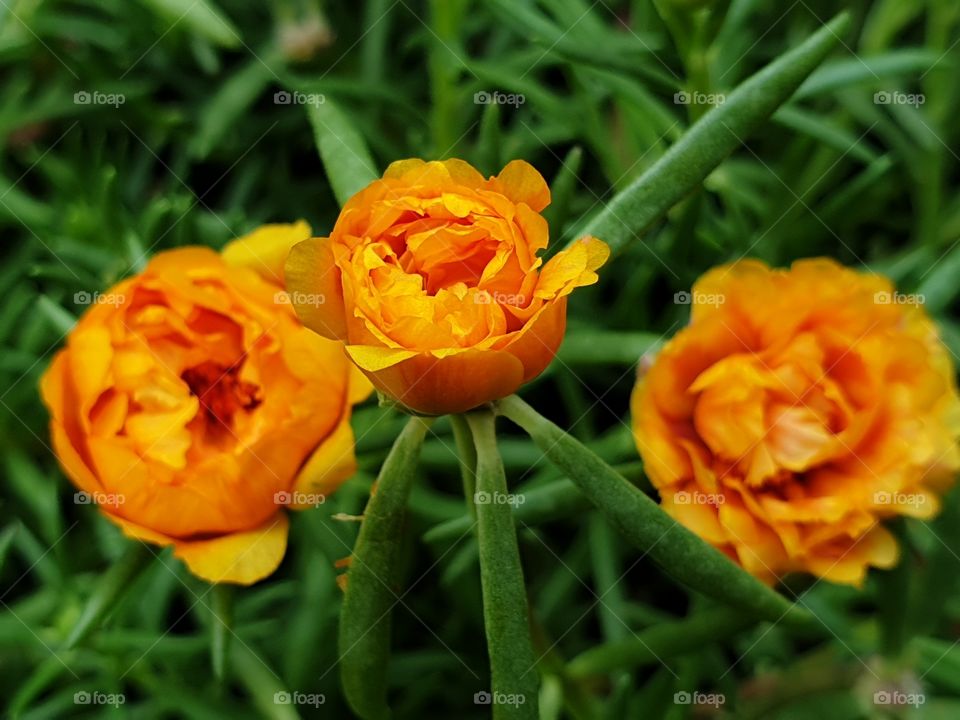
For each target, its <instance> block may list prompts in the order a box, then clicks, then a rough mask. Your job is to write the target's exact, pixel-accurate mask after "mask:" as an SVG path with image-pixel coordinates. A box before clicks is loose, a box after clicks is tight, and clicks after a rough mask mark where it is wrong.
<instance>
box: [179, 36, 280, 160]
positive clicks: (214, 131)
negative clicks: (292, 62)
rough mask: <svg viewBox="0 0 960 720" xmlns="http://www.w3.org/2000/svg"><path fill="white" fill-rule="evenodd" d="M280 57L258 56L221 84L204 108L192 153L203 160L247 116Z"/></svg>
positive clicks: (268, 82) (191, 142)
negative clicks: (274, 61) (264, 58)
mask: <svg viewBox="0 0 960 720" xmlns="http://www.w3.org/2000/svg"><path fill="white" fill-rule="evenodd" d="M274 58H279V54H277V55H273V56H270V57H268V58H267V59H266V61H264V60H261V59H259V58H254V59H253V60H251V61H250V62H248V63H247V64H246V65H245V66H244V67H243V68H241V69H240V70H238V71H237V72H236V73H234V74H233V75H232V76H230V78H229V79H228V80H227V81H226V82H224V83H223V84H222V85H220V87H219V89H218V90H217V92H216V94H215V95H214V96H213V97H212V98H210V100H208V101H207V102H206V104H205V105H204V106H203V109H202V110H201V111H200V117H199V119H198V122H197V123H196V126H195V130H194V133H193V135H192V136H191V138H190V145H189V152H190V154H191V155H192V156H193V157H195V158H198V159H200V160H203V159H205V158H206V157H207V156H208V155H209V154H210V153H211V152H212V151H213V150H214V149H215V148H216V147H217V145H218V144H219V143H220V141H221V140H223V138H224V137H226V136H227V134H228V133H229V132H230V131H231V130H232V129H233V128H234V127H235V126H236V125H237V123H239V122H241V121H242V120H243V118H244V117H246V115H247V112H248V110H249V108H250V107H251V106H252V105H253V103H254V102H255V101H256V99H257V97H258V96H259V95H260V94H261V93H262V92H263V91H264V90H265V89H266V87H267V86H268V85H269V84H270V81H271V79H272V78H273V77H274V75H273V73H272V72H271V71H270V68H269V63H270V62H271V61H272V60H273V59H274Z"/></svg>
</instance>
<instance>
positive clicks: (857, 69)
mask: <svg viewBox="0 0 960 720" xmlns="http://www.w3.org/2000/svg"><path fill="white" fill-rule="evenodd" d="M944 61H945V62H947V61H946V59H944ZM935 62H937V53H935V52H933V51H931V50H925V49H923V48H900V49H897V50H891V51H889V52H885V53H883V54H881V55H874V56H864V55H857V56H856V57H851V58H844V59H842V60H834V61H832V62H829V63H826V64H824V66H823V67H821V68H819V69H818V70H817V71H816V72H814V73H812V74H811V75H810V77H809V78H808V79H807V81H806V82H804V83H803V85H801V86H800V89H799V90H797V99H802V98H807V97H811V96H813V95H823V94H826V93H830V92H835V91H836V90H841V89H843V88H847V87H850V86H853V85H860V84H867V85H876V84H877V82H878V78H879V79H886V80H888V81H889V80H890V79H892V78H894V77H897V76H903V77H904V78H905V79H909V78H911V77H913V76H914V75H916V74H917V73H923V72H926V71H927V70H929V69H930V66H931V65H933V64H934V63H935Z"/></svg>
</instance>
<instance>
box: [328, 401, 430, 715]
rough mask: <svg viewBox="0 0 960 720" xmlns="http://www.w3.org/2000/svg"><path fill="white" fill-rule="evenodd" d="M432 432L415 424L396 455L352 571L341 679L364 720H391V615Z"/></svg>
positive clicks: (382, 478)
mask: <svg viewBox="0 0 960 720" xmlns="http://www.w3.org/2000/svg"><path fill="white" fill-rule="evenodd" d="M429 426H430V421H429V420H426V419H424V418H419V417H412V418H410V420H408V421H407V424H406V426H405V427H404V428H403V431H402V432H401V433H400V435H399V437H397V440H396V442H395V443H394V444H393V447H392V448H391V449H390V454H389V455H388V456H387V459H386V460H385V461H384V463H383V468H382V469H381V470H380V475H379V476H378V477H377V485H376V489H375V490H374V491H373V493H372V494H371V496H370V501H369V502H368V503H367V507H366V510H364V513H363V524H362V525H361V526H360V534H359V536H358V537H357V542H356V545H355V546H354V549H353V555H352V559H351V562H350V569H349V570H348V571H347V588H346V591H345V592H344V596H343V606H342V608H341V611H340V638H339V647H340V677H341V680H342V681H343V691H344V694H345V695H346V698H347V702H348V703H349V704H350V707H351V708H352V709H353V711H354V712H355V713H356V714H357V715H359V716H360V717H361V718H364V720H377V719H379V718H388V717H390V708H389V707H388V706H387V664H388V662H389V659H390V611H391V609H392V608H393V606H394V605H395V604H396V602H397V593H396V591H395V585H396V582H397V578H396V567H397V561H396V560H397V552H398V550H399V548H400V544H401V534H402V531H403V520H404V516H405V514H406V504H407V497H408V496H409V494H410V488H411V486H412V484H413V479H414V476H415V475H416V469H417V461H418V459H419V457H420V447H421V445H422V444H423V438H424V436H425V435H426V433H427V428H428V427H429Z"/></svg>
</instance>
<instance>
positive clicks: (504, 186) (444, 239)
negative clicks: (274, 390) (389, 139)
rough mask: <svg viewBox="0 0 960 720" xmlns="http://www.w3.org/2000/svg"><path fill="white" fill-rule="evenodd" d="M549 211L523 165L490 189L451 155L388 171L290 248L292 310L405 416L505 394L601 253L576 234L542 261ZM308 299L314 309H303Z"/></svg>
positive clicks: (539, 361)
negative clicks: (329, 225) (317, 232)
mask: <svg viewBox="0 0 960 720" xmlns="http://www.w3.org/2000/svg"><path fill="white" fill-rule="evenodd" d="M549 203H550V191H549V189H548V188H547V185H546V183H545V182H544V181H543V178H542V177H541V176H540V174H539V173H538V172H537V171H536V170H534V169H533V168H532V167H531V166H530V165H528V164H527V163H525V162H522V161H514V162H511V163H510V164H509V165H507V166H506V167H505V168H504V169H503V170H502V171H501V172H500V174H499V175H497V176H496V177H493V178H490V179H489V180H485V179H484V178H483V176H482V175H480V173H478V172H477V171H476V170H474V169H473V168H472V167H471V166H470V165H468V164H467V163H465V162H463V161H461V160H447V161H444V162H424V161H422V160H402V161H399V162H395V163H393V164H392V165H391V166H390V167H389V168H388V169H387V171H386V173H385V174H384V176H383V178H382V179H380V180H376V181H374V182H373V183H371V184H370V185H369V186H368V187H366V188H365V189H364V190H362V191H360V192H359V193H357V194H356V195H354V196H353V197H352V198H351V199H350V200H349V201H348V202H347V204H346V205H345V206H344V208H343V211H342V212H341V213H340V217H339V218H338V220H337V222H336V225H335V226H334V228H333V232H332V233H331V234H330V237H327V238H315V239H312V240H308V241H306V242H302V243H300V244H298V245H297V246H296V247H295V248H294V249H293V251H292V252H291V253H290V257H289V259H288V261H287V275H288V278H289V287H290V290H291V296H292V298H293V301H294V305H295V306H296V308H297V312H298V313H299V315H300V318H301V319H302V320H303V322H304V324H305V325H306V326H307V327H309V328H312V329H314V330H316V331H317V332H318V333H320V334H321V335H324V336H326V337H328V338H332V339H337V340H342V341H343V342H345V343H346V344H347V347H346V349H347V353H349V355H350V357H351V358H352V359H353V361H354V362H355V363H356V364H357V365H358V366H359V367H360V369H361V370H363V372H364V373H365V374H366V375H367V377H368V378H370V380H371V381H372V382H373V384H374V385H375V386H376V387H377V389H379V390H380V391H381V392H383V393H384V394H386V395H387V396H389V397H391V398H393V399H394V400H396V401H398V402H399V403H401V404H402V405H405V406H406V407H408V408H411V409H412V410H415V411H417V412H421V413H425V414H431V415H440V414H443V413H455V412H462V411H464V410H469V409H471V408H473V407H476V406H478V405H481V404H483V403H485V402H489V401H491V400H496V399H497V398H501V397H504V396H506V395H509V394H511V393H512V392H514V391H515V390H516V389H517V388H519V387H520V385H521V384H523V383H525V382H527V381H529V380H530V379H532V378H534V377H536V376H537V375H539V374H540V373H541V372H542V371H543V370H544V368H546V366H547V365H548V364H549V362H550V360H551V359H552V358H553V356H554V354H555V353H556V350H557V348H558V347H559V345H560V341H561V340H562V339H563V333H564V329H565V325H566V307H567V297H566V296H567V295H569V294H570V293H571V292H572V291H573V290H574V289H575V288H577V287H580V286H583V285H590V284H592V283H594V282H596V280H597V275H596V272H595V271H596V270H597V268H599V267H600V266H601V265H602V264H603V263H604V262H605V261H606V259H607V256H608V255H609V250H608V248H607V246H606V245H605V244H604V243H602V242H600V241H599V240H597V239H595V238H592V237H587V238H583V239H581V240H580V241H579V242H577V243H576V244H574V245H573V246H572V247H571V248H569V249H567V250H564V251H562V252H559V253H557V255H556V256H555V257H553V258H552V259H551V260H549V261H547V262H546V263H544V261H543V260H542V259H541V258H540V257H538V254H539V253H540V252H541V251H542V250H544V249H545V248H546V247H547V235H548V233H547V222H546V220H544V219H543V217H542V216H541V215H540V211H541V210H543V208H545V207H546V206H547V205H548V204H549ZM317 297H319V298H324V299H325V302H323V303H316V302H309V300H310V299H311V298H317ZM301 300H305V301H306V302H300V301H301Z"/></svg>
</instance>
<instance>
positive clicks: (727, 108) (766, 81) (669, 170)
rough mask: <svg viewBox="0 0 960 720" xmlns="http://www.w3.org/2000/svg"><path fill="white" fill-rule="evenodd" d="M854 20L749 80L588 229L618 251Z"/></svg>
mask: <svg viewBox="0 0 960 720" xmlns="http://www.w3.org/2000/svg"><path fill="white" fill-rule="evenodd" d="M849 23H850V17H849V14H847V13H841V14H840V15H838V16H837V17H835V18H834V19H833V20H831V21H830V22H829V23H827V24H826V26H824V27H823V28H821V29H820V30H818V31H817V32H816V33H814V34H813V35H812V36H810V37H809V38H808V39H807V40H805V41H804V42H803V43H802V44H801V45H799V46H798V47H796V48H794V49H793V50H791V51H789V52H787V53H785V54H784V55H782V56H781V57H780V58H778V59H777V60H775V61H774V62H772V63H770V64H769V65H767V66H766V67H765V68H763V69H762V70H760V71H759V72H758V73H756V74H755V75H753V76H751V77H750V78H748V79H747V80H745V81H744V82H743V83H742V84H741V85H739V86H738V87H737V88H736V89H735V90H734V91H733V92H731V93H730V94H729V95H728V96H727V98H726V102H724V103H723V104H722V105H719V106H717V107H715V108H714V109H713V110H711V111H710V112H708V113H707V114H706V115H704V116H703V117H702V118H700V120H699V121H697V122H696V123H695V124H694V125H693V126H691V128H690V129H689V130H688V131H687V132H686V133H685V134H684V135H683V137H681V138H680V140H678V141H677V142H676V143H675V144H674V145H673V146H671V148H670V149H669V150H668V151H667V152H666V153H665V154H664V155H663V157H661V158H660V159H659V160H658V161H657V162H656V163H654V165H653V166H651V167H650V168H649V169H648V170H647V171H646V172H645V173H643V175H641V176H640V177H639V178H637V179H636V180H635V181H634V182H632V183H631V184H630V185H629V186H628V187H627V188H625V189H624V190H623V191H622V192H620V193H618V194H617V195H616V196H615V197H614V198H613V200H611V201H610V203H608V204H607V205H606V206H605V207H604V208H603V209H602V210H601V211H600V212H599V213H597V215H596V216H595V217H594V218H593V219H592V220H591V221H590V222H589V223H588V224H587V226H586V227H585V228H584V231H583V233H582V234H587V235H595V236H596V237H599V238H601V239H603V240H604V241H605V242H606V243H607V244H609V245H610V248H611V250H613V251H614V252H617V251H619V250H620V249H622V248H623V246H624V245H625V244H626V243H627V242H629V241H630V240H631V239H632V238H634V237H635V236H637V235H638V234H639V233H641V232H642V231H643V230H644V229H646V228H647V227H648V226H649V225H650V224H651V223H653V222H654V221H655V220H656V219H657V218H659V217H661V216H662V215H663V214H664V213H665V212H666V211H667V210H669V209H670V208H671V207H673V206H674V205H675V204H676V203H678V202H679V201H680V200H682V199H683V198H684V197H685V196H686V195H687V194H688V193H690V192H691V191H692V190H694V189H695V188H696V187H698V186H699V185H700V183H701V182H703V180H704V178H706V177H707V175H709V174H710V172H711V171H712V170H713V169H714V168H716V167H717V166H718V165H719V164H720V163H721V162H722V161H723V160H724V158H726V157H727V156H728V155H730V154H731V153H732V152H733V151H734V150H736V149H737V148H738V147H739V146H740V143H741V142H742V141H744V140H746V139H747V137H748V136H749V135H750V134H751V133H752V132H754V131H755V130H756V129H757V128H758V127H759V126H760V125H761V124H762V123H763V122H764V121H765V120H766V119H767V118H769V117H770V116H771V115H772V114H773V113H774V111H775V110H776V109H777V108H778V107H780V106H781V105H782V104H783V103H785V102H786V101H787V100H788V99H789V98H790V96H791V95H793V93H794V92H795V91H796V89H797V88H798V87H799V86H800V84H801V83H802V82H803V81H804V80H805V79H806V78H807V76H808V75H810V73H811V72H813V70H814V69H815V68H816V67H817V66H818V65H819V64H820V63H821V62H823V60H824V59H825V58H826V57H827V55H828V54H829V53H830V51H831V50H832V49H833V48H834V46H835V45H836V43H837V41H838V40H839V37H840V35H841V34H842V33H843V32H844V31H845V30H846V28H847V26H848V25H849Z"/></svg>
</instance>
